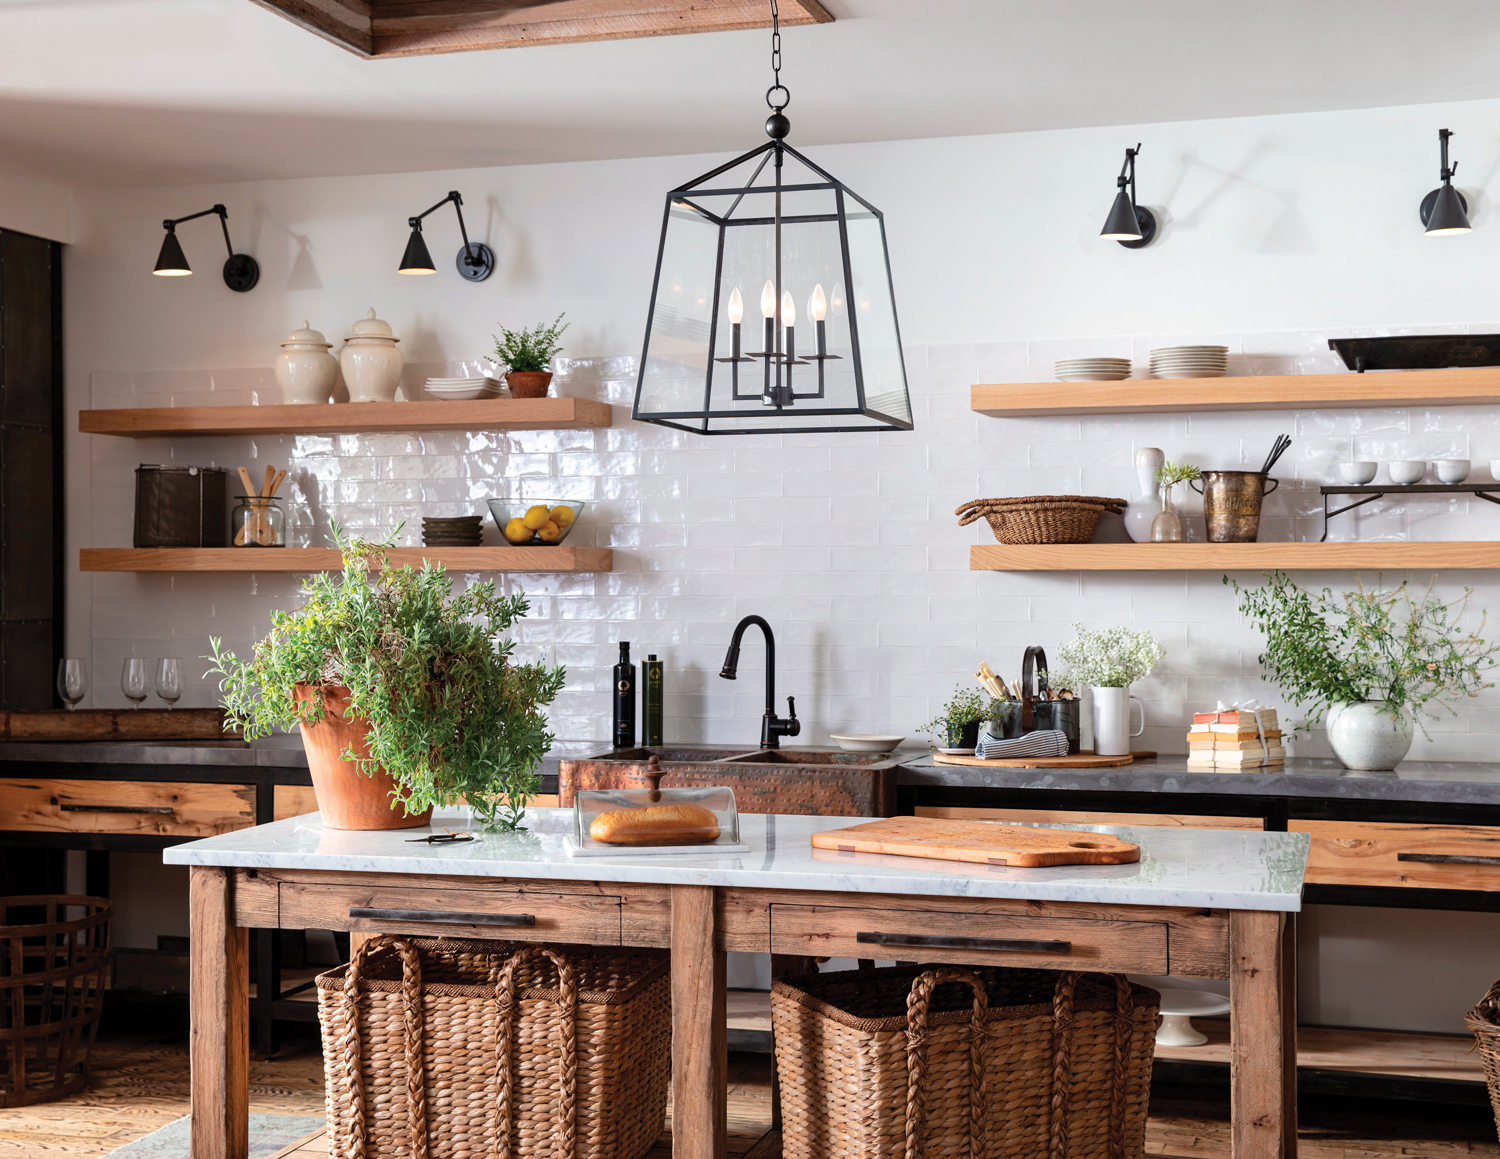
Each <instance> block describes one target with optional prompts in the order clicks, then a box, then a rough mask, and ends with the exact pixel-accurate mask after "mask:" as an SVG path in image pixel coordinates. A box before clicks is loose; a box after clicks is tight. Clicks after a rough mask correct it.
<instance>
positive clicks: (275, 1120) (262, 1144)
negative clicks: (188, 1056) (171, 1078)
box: [110, 1115, 323, 1159]
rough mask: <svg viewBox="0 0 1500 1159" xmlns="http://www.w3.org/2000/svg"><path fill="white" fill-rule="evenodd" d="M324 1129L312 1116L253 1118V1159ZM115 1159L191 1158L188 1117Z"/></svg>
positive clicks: (120, 1152) (127, 1147) (116, 1154)
mask: <svg viewBox="0 0 1500 1159" xmlns="http://www.w3.org/2000/svg"><path fill="white" fill-rule="evenodd" d="M322 1129H323V1120H322V1119H321V1118H313V1117H312V1116H309V1115H251V1116H250V1155H249V1159H267V1156H270V1155H274V1154H276V1152H278V1151H280V1150H282V1149H283V1148H284V1147H290V1146H291V1145H292V1144H293V1143H295V1142H297V1140H298V1139H303V1138H306V1137H307V1136H308V1135H311V1134H312V1133H313V1132H314V1131H321V1130H322ZM110 1156H111V1159H189V1156H188V1116H187V1115H184V1116H182V1118H180V1119H178V1120H177V1121H176V1122H175V1123H168V1124H167V1125H166V1126H165V1127H162V1128H161V1129H160V1130H157V1131H152V1132H151V1134H149V1135H146V1136H144V1137H142V1138H140V1139H137V1140H136V1141H135V1142H134V1143H126V1144H125V1146H123V1147H117V1148H115V1149H114V1150H113V1151H111V1152H110Z"/></svg>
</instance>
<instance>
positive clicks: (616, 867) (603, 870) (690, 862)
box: [162, 808, 1309, 912]
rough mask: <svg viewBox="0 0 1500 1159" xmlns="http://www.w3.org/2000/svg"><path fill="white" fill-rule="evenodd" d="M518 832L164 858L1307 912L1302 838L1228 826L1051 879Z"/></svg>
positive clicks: (564, 812) (761, 827)
mask: <svg viewBox="0 0 1500 1159" xmlns="http://www.w3.org/2000/svg"><path fill="white" fill-rule="evenodd" d="M526 816H527V823H528V825H529V829H528V830H527V831H526V832H524V833H510V834H483V833H481V834H479V835H478V837H477V839H476V840H474V841H472V842H465V843H463V844H459V845H426V844H420V843H418V844H413V843H412V841H411V839H412V838H415V837H420V836H421V835H423V834H424V833H426V832H427V831H428V830H425V829H403V830H398V831H395V832H379V833H366V832H350V831H345V830H335V829H329V830H325V829H324V828H323V825H322V821H321V819H320V818H319V816H318V814H316V813H309V814H307V815H305V816H302V817H292V818H288V819H287V820H284V821H275V822H272V823H271V824H269V825H257V826H255V827H254V828H252V829H241V830H239V831H237V832H234V833H224V834H220V835H219V836H217V837H207V838H204V839H203V840H201V841H192V842H188V843H186V844H183V845H174V846H172V847H171V848H169V849H167V850H166V851H165V852H164V853H163V855H162V857H163V860H164V861H166V862H167V863H168V864H170V865H223V866H233V867H237V868H246V869H320V870H332V871H344V872H355V873H410V874H445V875H451V876H454V877H522V878H531V879H536V880H544V881H545V880H553V881H621V882H642V883H648V884H665V885H723V886H739V887H742V888H752V889H805V890H829V891H834V892H849V893H912V894H930V895H936V896H946V897H996V898H1001V897H1003V898H1026V899H1030V900H1036V901H1077V902H1092V903H1100V904H1106V905H1162V906H1202V907H1204V908H1212V909H1246V910H1281V911H1290V912H1295V911H1297V910H1300V909H1301V908H1302V876H1303V872H1304V869H1305V867H1306V863H1307V847H1308V840H1309V839H1308V836H1307V834H1305V833H1262V832H1254V831H1248V830H1233V829H1150V828H1134V827H1130V826H1119V825H1105V826H1084V825H1069V826H1056V827H1057V828H1069V829H1075V830H1081V829H1091V830H1093V831H1095V832H1102V833H1115V834H1118V835H1119V836H1121V837H1123V838H1124V839H1125V840H1127V841H1132V842H1134V843H1136V844H1138V845H1139V846H1140V847H1141V859H1140V861H1139V862H1137V863H1136V864H1133V865H1066V866H1054V867H1051V868H1047V869H1016V868H1009V867H1005V866H985V865H969V864H966V863H963V862H953V861H935V860H930V859H927V858H915V857H889V856H882V855H878V854H863V853H836V852H833V851H831V850H823V849H813V847H812V845H811V841H810V839H811V836H812V834H814V833H817V832H821V831H823V830H827V829H841V828H843V827H845V826H848V825H856V824H859V823H860V821H861V820H862V818H857V817H792V816H775V815H766V814H744V815H742V816H741V817H740V839H741V840H742V841H743V842H744V843H745V844H747V845H749V846H750V850H751V851H750V852H749V853H738V854H730V855H726V856H722V857H713V856H702V857H700V856H665V857H664V856H657V857H652V856H649V855H642V856H639V857H622V858H606V859H598V858H591V859H577V860H575V859H573V858H570V857H569V856H568V855H567V852H566V851H565V849H564V847H563V837H564V835H565V834H566V833H567V832H568V831H569V830H570V828H571V825H572V819H573V811H572V810H571V809H541V808H534V809H529V810H527V813H526ZM466 824H467V821H466V818H465V816H464V815H463V814H461V813H458V812H453V813H441V814H434V816H433V828H434V829H436V830H437V831H439V832H440V831H442V829H443V828H444V827H445V826H446V827H447V828H450V829H454V830H459V829H463V828H465V827H466Z"/></svg>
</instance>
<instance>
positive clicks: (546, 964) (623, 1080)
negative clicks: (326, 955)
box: [317, 935, 672, 1159]
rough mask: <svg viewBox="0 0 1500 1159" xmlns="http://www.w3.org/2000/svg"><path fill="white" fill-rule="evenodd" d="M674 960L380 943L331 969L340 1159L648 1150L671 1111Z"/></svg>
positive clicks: (333, 1097) (327, 1064) (651, 955)
mask: <svg viewBox="0 0 1500 1159" xmlns="http://www.w3.org/2000/svg"><path fill="white" fill-rule="evenodd" d="M669 966H670V958H669V956H668V955H667V954H666V953H665V952H662V951H625V950H618V949H599V948H593V947H587V946H536V945H520V944H517V943H513V942H492V941H460V940H456V939H448V938H436V939H431V938H400V937H394V936H389V935H387V936H382V937H379V938H372V939H371V940H370V941H368V942H366V943H365V944H364V945H362V946H360V947H359V948H358V949H357V950H356V951H355V953H354V957H353V960H351V961H350V962H349V963H348V964H347V965H345V966H340V967H338V968H336V969H334V970H330V971H329V972H327V973H326V974H320V975H319V976H318V979H317V985H318V1019H319V1021H320V1023H321V1024H322V1030H323V1060H324V1062H323V1065H324V1070H325V1077H326V1081H327V1090H328V1128H329V1149H330V1154H331V1156H332V1159H398V1157H399V1159H450V1157H467V1159H512V1157H514V1159H522V1157H524V1159H638V1157H639V1156H641V1155H644V1154H645V1153H646V1152H647V1151H649V1150H650V1149H651V1146H652V1145H653V1144H654V1143H655V1142H656V1139H657V1136H659V1135H660V1134H661V1131H662V1127H663V1125H664V1124H665V1121H666V1103H667V1084H668V1079H669V1077H670V1068H671V1054H672V1049H671V1034H672V1027H671V978H670V976H669V973H668V970H669Z"/></svg>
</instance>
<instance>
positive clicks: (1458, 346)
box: [1328, 334, 1500, 373]
mask: <svg viewBox="0 0 1500 1159" xmlns="http://www.w3.org/2000/svg"><path fill="white" fill-rule="evenodd" d="M1328 348H1329V349H1330V350H1337V351H1338V353H1339V356H1340V357H1341V358H1342V359H1343V360H1344V365H1345V366H1347V367H1348V368H1349V369H1350V370H1357V371H1359V372H1361V373H1363V372H1364V371H1366V370H1442V369H1445V368H1447V367H1454V366H1500V334H1403V335H1396V336H1393V337H1390V338H1330V339H1329V340H1328Z"/></svg>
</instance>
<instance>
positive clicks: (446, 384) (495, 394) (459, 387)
mask: <svg viewBox="0 0 1500 1159" xmlns="http://www.w3.org/2000/svg"><path fill="white" fill-rule="evenodd" d="M426 389H427V393H428V394H429V395H431V396H432V397H433V398H441V399H445V400H447V401H449V402H468V401H470V400H471V399H476V398H499V397H500V392H501V391H502V390H503V389H504V386H503V385H502V384H501V382H500V381H499V380H498V379H494V378H489V377H485V378H429V379H428V380H427V388H426Z"/></svg>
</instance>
